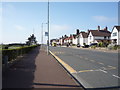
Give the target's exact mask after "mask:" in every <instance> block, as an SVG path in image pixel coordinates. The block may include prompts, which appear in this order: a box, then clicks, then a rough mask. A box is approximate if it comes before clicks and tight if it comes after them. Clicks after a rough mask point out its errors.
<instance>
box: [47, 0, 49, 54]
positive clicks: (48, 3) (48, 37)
mask: <svg viewBox="0 0 120 90" xmlns="http://www.w3.org/2000/svg"><path fill="white" fill-rule="evenodd" d="M47 55H49V0H48V40H47Z"/></svg>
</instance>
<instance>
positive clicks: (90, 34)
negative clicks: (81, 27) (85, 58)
mask: <svg viewBox="0 0 120 90" xmlns="http://www.w3.org/2000/svg"><path fill="white" fill-rule="evenodd" d="M90 36H91V39H90ZM91 43H94V37H93V35H92V33H91V32H90V33H89V35H88V45H90V44H91Z"/></svg>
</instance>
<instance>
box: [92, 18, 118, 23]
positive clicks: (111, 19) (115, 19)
mask: <svg viewBox="0 0 120 90" xmlns="http://www.w3.org/2000/svg"><path fill="white" fill-rule="evenodd" d="M92 18H93V19H94V20H95V21H97V22H101V23H106V22H107V23H108V22H117V18H115V17H111V18H110V17H106V16H93V17H92Z"/></svg>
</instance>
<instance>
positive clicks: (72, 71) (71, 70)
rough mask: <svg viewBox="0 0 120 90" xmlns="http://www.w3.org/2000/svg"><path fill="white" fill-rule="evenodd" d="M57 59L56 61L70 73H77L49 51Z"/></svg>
mask: <svg viewBox="0 0 120 90" xmlns="http://www.w3.org/2000/svg"><path fill="white" fill-rule="evenodd" d="M49 52H50V53H51V54H52V55H53V56H54V57H55V58H56V60H58V61H59V63H61V64H62V65H63V66H64V67H65V68H66V69H67V70H68V71H69V72H70V73H77V71H76V70H74V69H73V68H72V67H71V66H69V65H68V64H67V63H65V62H64V61H63V60H61V59H60V58H59V57H57V56H56V55H55V54H53V53H52V52H51V51H49Z"/></svg>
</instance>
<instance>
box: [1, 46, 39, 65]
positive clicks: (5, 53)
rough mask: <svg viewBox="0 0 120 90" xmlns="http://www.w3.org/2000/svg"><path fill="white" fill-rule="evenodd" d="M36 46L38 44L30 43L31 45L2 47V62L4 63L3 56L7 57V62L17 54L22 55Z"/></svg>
mask: <svg viewBox="0 0 120 90" xmlns="http://www.w3.org/2000/svg"><path fill="white" fill-rule="evenodd" d="M37 46H38V45H32V46H22V47H19V48H16V49H2V64H4V60H5V56H7V57H8V62H9V61H12V60H14V59H16V58H17V56H22V55H23V54H25V53H28V52H29V51H31V50H32V49H33V48H35V47H37Z"/></svg>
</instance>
